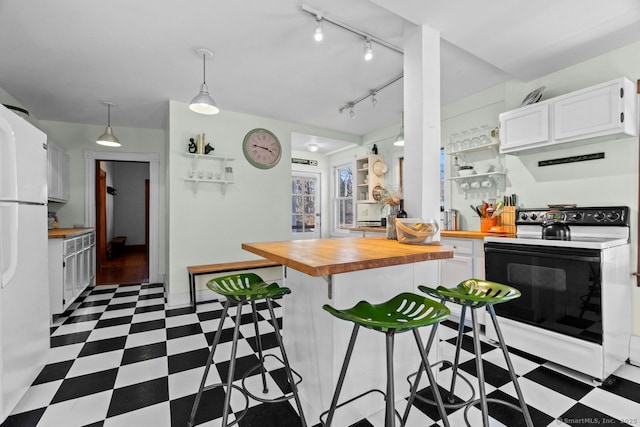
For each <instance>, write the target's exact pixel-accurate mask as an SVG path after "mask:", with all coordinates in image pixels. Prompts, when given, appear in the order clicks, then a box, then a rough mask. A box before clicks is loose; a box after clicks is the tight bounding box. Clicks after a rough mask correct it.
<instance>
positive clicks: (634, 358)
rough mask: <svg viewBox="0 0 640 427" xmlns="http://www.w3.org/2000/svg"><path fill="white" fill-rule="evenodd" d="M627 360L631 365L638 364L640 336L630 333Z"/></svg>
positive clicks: (639, 363)
mask: <svg viewBox="0 0 640 427" xmlns="http://www.w3.org/2000/svg"><path fill="white" fill-rule="evenodd" d="M629 362H630V363H631V364H632V365H636V366H640V336H638V335H631V342H630V349H629Z"/></svg>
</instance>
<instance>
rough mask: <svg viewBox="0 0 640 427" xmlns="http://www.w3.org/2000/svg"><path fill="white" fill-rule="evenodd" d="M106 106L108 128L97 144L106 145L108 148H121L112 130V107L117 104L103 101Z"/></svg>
mask: <svg viewBox="0 0 640 427" xmlns="http://www.w3.org/2000/svg"><path fill="white" fill-rule="evenodd" d="M102 103H103V104H104V105H106V106H107V128H106V129H105V131H104V133H103V134H102V135H100V136H99V137H98V139H97V140H96V144H100V145H105V146H107V147H120V146H121V145H122V144H120V141H119V140H118V138H117V137H116V136H115V135H114V134H113V130H112V129H111V107H114V106H115V105H116V104H114V103H113V102H110V101H103V102H102Z"/></svg>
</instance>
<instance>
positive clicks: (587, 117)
mask: <svg viewBox="0 0 640 427" xmlns="http://www.w3.org/2000/svg"><path fill="white" fill-rule="evenodd" d="M559 98H560V99H559V100H557V101H556V102H555V103H554V105H553V123H554V126H553V134H554V138H555V140H556V141H562V142H568V141H576V140H578V139H585V138H596V137H599V136H606V135H612V134H617V133H621V134H626V135H637V128H636V126H637V120H638V118H637V117H634V116H635V114H634V112H635V93H634V85H633V83H631V82H630V81H629V80H627V79H619V80H614V81H612V82H607V83H603V84H601V85H597V86H593V87H590V88H587V89H583V90H580V91H577V92H573V93H571V94H569V95H565V96H562V97H559ZM632 103H633V105H631V104H632ZM625 116H626V117H625Z"/></svg>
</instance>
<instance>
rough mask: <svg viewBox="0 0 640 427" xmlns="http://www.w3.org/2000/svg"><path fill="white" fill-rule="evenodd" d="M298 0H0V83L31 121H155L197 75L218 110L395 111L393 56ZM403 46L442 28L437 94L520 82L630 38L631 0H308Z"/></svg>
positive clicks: (633, 25)
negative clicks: (368, 48)
mask: <svg viewBox="0 0 640 427" xmlns="http://www.w3.org/2000/svg"><path fill="white" fill-rule="evenodd" d="M301 4H302V3H301V2H300V1H297V0H269V1H265V0H238V1H211V0H189V1H186V2H184V1H171V0H136V1H130V0H111V1H101V0H59V1H55V2H53V1H49V0H30V1H19V0H0V53H1V60H0V88H2V89H4V90H5V91H7V92H8V93H9V94H10V95H12V96H13V97H14V98H16V99H17V100H18V101H19V102H20V103H21V104H22V105H23V106H24V107H25V108H26V109H28V110H29V111H30V112H31V114H33V115H34V116H36V117H37V118H38V119H40V120H53V121H64V122H74V123H86V124H100V125H102V124H105V122H106V107H105V106H104V105H102V104H101V101H103V100H109V101H113V102H115V103H116V107H114V108H113V109H112V112H111V118H112V125H113V127H114V128H115V129H116V132H117V127H118V126H131V127H142V128H164V127H165V120H166V117H167V101H168V100H176V101H180V102H185V103H187V102H189V101H190V100H191V98H192V97H193V96H195V95H196V93H197V92H198V89H199V85H200V83H201V81H202V57H199V56H198V55H197V54H196V53H195V49H196V48H201V47H204V48H208V49H210V50H212V51H213V53H214V56H213V58H212V59H211V60H209V61H207V72H206V80H207V84H208V86H209V90H210V92H211V94H212V95H213V97H214V98H215V99H216V101H217V103H218V105H219V107H220V108H221V109H223V110H231V111H236V112H242V113H247V114H255V115H259V116H264V117H270V118H274V119H279V120H286V121H290V122H296V123H301V124H305V125H310V126H315V127H319V128H323V129H330V130H334V131H339V132H345V133H349V134H353V135H364V134H367V133H369V132H372V131H374V130H377V129H381V128H383V127H386V126H390V125H393V124H396V123H399V122H400V119H401V113H402V109H403V106H402V105H403V104H402V96H403V88H402V82H403V80H402V79H401V80H399V81H398V82H396V83H393V84H391V85H390V86H388V87H387V88H385V89H383V90H381V91H380V92H379V93H378V95H377V100H378V103H377V105H376V106H373V104H372V102H371V99H370V98H367V99H365V100H364V101H362V102H361V103H359V104H358V105H356V107H355V113H356V115H355V117H354V118H350V116H349V114H348V113H344V114H340V113H339V111H338V110H339V108H340V107H342V106H344V105H345V104H346V103H348V102H350V101H353V100H355V99H358V98H360V97H361V96H363V95H366V94H367V93H369V92H370V91H371V90H372V89H374V88H376V87H378V86H380V85H382V84H383V83H385V82H387V81H389V80H391V79H392V78H394V77H395V76H398V75H399V74H400V73H402V66H403V60H402V55H401V54H399V53H397V52H394V51H392V50H389V49H386V48H384V47H382V46H378V45H376V44H374V45H373V48H374V55H375V57H374V59H373V60H372V61H370V62H365V61H364V60H363V59H362V53H363V40H362V39H361V38H360V37H358V36H356V35H354V34H352V33H349V32H347V31H344V30H342V29H339V28H336V27H334V26H332V25H328V24H327V23H325V25H324V34H325V38H324V41H322V42H321V43H317V42H315V41H314V40H313V38H312V35H313V30H314V25H315V22H314V19H313V17H311V16H309V15H307V14H305V13H302V12H301V10H300V6H301ZM304 4H306V5H308V6H309V7H311V8H313V9H316V10H319V11H321V12H323V13H324V14H325V15H326V16H328V17H332V18H336V19H339V20H340V21H343V22H346V23H348V24H350V25H352V26H353V27H357V28H359V29H361V30H363V31H365V32H368V33H370V34H372V35H374V36H376V37H378V38H380V39H383V40H385V41H387V42H389V43H391V44H393V45H396V46H398V47H402V33H403V28H404V27H405V26H406V25H415V24H425V25H428V26H430V27H432V28H435V29H436V30H439V31H440V32H441V37H442V42H441V69H442V77H441V103H442V104H446V103H449V102H451V101H454V100H456V99H460V98H462V97H464V96H467V95H469V94H472V93H475V92H477V91H479V90H482V89H484V88H487V87H491V86H494V85H496V84H499V83H501V82H504V81H506V80H509V79H514V78H515V79H519V80H522V81H528V80H531V79H534V78H537V77H540V76H542V75H545V74H548V73H550V72H553V71H555V70H558V69H562V68H565V67H567V66H569V65H571V64H575V63H577V62H580V61H583V60H585V59H588V58H592V57H594V56H597V55H600V54H602V53H604V52H606V51H609V50H611V49H614V48H617V47H621V46H624V45H626V44H629V43H632V42H634V41H637V40H640V2H638V1H637V0H607V1H606V2H603V1H602V0H563V1H558V0H537V1H535V2H533V1H530V0H491V1H490V2H486V1H485V2H479V1H477V0H457V1H455V2H451V1H437V0H403V1H401V2H398V1H397V0H349V1H348V2H347V1H344V0H305V3H304Z"/></svg>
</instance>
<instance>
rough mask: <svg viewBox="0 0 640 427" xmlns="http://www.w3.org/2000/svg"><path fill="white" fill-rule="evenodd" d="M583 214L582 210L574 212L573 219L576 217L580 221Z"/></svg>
mask: <svg viewBox="0 0 640 427" xmlns="http://www.w3.org/2000/svg"><path fill="white" fill-rule="evenodd" d="M582 216H583V215H582V214H581V213H580V212H578V213H574V214H573V219H575V220H576V221H580V220H581V219H582Z"/></svg>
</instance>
